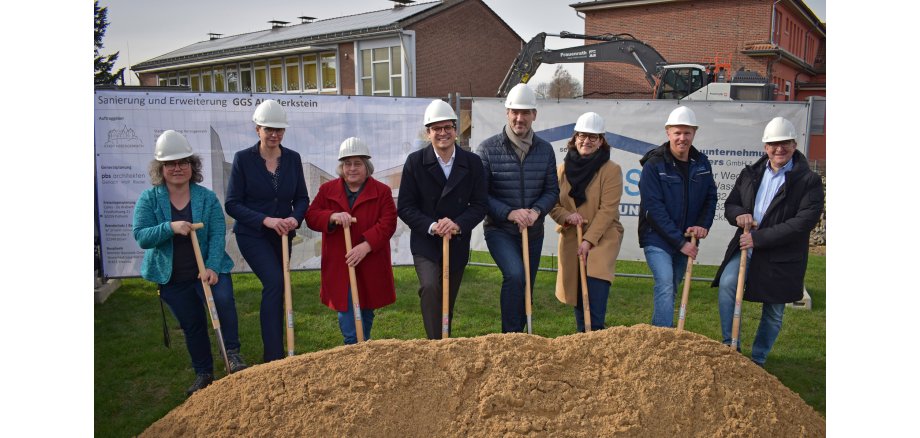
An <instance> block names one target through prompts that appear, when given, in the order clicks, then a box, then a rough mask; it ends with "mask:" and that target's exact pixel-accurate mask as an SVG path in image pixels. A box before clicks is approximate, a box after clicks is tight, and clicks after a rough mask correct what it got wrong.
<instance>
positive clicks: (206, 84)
mask: <svg viewBox="0 0 920 438" xmlns="http://www.w3.org/2000/svg"><path fill="white" fill-rule="evenodd" d="M211 85H212V84H211V68H210V67H209V68H207V69H202V70H201V91H204V92H205V93H210V92H211V91H213V90H214V87H212V86H211Z"/></svg>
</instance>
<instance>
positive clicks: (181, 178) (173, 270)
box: [133, 130, 246, 395]
mask: <svg viewBox="0 0 920 438" xmlns="http://www.w3.org/2000/svg"><path fill="white" fill-rule="evenodd" d="M202 179H203V178H202V175H201V159H199V158H198V156H197V155H194V154H193V153H192V146H191V145H189V142H188V140H186V139H185V137H183V136H182V134H179V133H178V132H176V131H172V130H169V131H166V132H164V133H163V134H162V135H160V137H159V139H157V143H156V150H155V159H154V160H153V161H151V162H150V181H151V183H152V184H153V187H151V188H149V189H147V190H145V191H144V192H143V193H141V196H140V198H139V199H138V200H137V205H135V207H134V226H133V229H134V239H135V240H137V244H138V245H139V246H140V247H141V248H143V249H144V250H145V251H144V262H143V264H142V265H141V276H142V277H144V278H145V279H147V280H149V281H152V282H154V283H157V284H158V285H159V287H160V297H161V298H162V299H163V301H165V302H166V304H167V305H168V306H169V308H170V310H172V312H173V314H174V315H175V316H176V319H178V320H179V325H180V326H181V327H182V331H183V333H184V334H185V345H186V347H187V348H188V352H189V355H190V356H191V358H192V368H193V369H194V370H195V374H196V378H195V382H194V383H193V384H192V386H191V387H190V388H188V390H187V391H186V393H187V394H188V395H191V394H192V393H193V392H195V391H197V390H199V389H201V388H204V387H206V386H208V385H210V384H211V382H212V381H213V380H214V359H213V357H212V356H211V343H210V341H209V339H208V319H207V316H206V315H205V311H204V308H205V307H206V304H205V298H204V290H203V289H202V285H201V280H204V281H207V282H208V284H209V285H211V292H212V293H213V295H214V303H215V305H216V307H217V315H218V318H220V323H221V329H222V334H223V338H224V345H225V346H226V347H227V357H228V360H229V362H230V364H229V365H230V371H231V372H236V371H239V370H242V369H244V368H246V363H245V362H244V361H243V358H242V356H240V340H239V335H238V328H237V315H236V302H235V301H234V299H233V281H232V280H231V278H230V269H231V268H232V267H233V261H232V260H230V256H228V255H227V253H226V251H224V238H225V234H226V224H225V222H224V211H223V209H221V207H220V201H218V200H217V196H216V195H214V192H212V191H210V190H208V189H206V188H204V187H202V186H200V185H198V183H200V182H201V181H202ZM197 222H201V223H203V224H204V228H202V229H199V230H197V231H195V233H197V236H198V241H199V242H200V246H201V256H202V258H203V259H204V265H205V268H206V270H205V273H206V277H205V278H201V275H200V274H199V272H198V263H197V261H196V260H195V252H194V249H193V248H192V240H191V238H190V237H189V235H190V234H191V233H192V223H197Z"/></svg>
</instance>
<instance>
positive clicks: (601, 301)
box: [575, 277, 610, 332]
mask: <svg viewBox="0 0 920 438" xmlns="http://www.w3.org/2000/svg"><path fill="white" fill-rule="evenodd" d="M581 293H582V292H581V281H579V282H578V304H576V305H575V328H576V329H577V330H578V331H579V332H584V331H585V310H584V309H585V308H584V307H583V303H582V302H581V301H582V299H581ZM609 296H610V282H609V281H604V280H601V279H599V278H594V277H588V307H589V308H590V309H589V310H588V312H590V313H591V330H603V329H604V327H605V325H604V320H605V319H606V318H607V298H608V297H609Z"/></svg>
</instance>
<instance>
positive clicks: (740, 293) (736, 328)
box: [731, 225, 751, 350]
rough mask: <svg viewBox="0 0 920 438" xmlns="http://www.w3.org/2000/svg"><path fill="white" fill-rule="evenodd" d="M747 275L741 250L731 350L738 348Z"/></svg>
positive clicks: (743, 250) (747, 230)
mask: <svg viewBox="0 0 920 438" xmlns="http://www.w3.org/2000/svg"><path fill="white" fill-rule="evenodd" d="M750 231H751V227H750V225H745V226H744V233H745V234H746V233H749V232H750ZM746 274H747V250H746V249H742V250H741V264H740V265H739V266H738V286H737V287H736V288H735V311H734V314H733V315H732V343H731V347H732V349H733V350H734V349H737V348H738V342H739V341H738V336H739V335H740V333H739V332H740V331H741V302H742V301H743V300H744V282H745V277H746Z"/></svg>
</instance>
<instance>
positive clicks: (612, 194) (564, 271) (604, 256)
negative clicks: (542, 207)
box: [549, 161, 623, 306]
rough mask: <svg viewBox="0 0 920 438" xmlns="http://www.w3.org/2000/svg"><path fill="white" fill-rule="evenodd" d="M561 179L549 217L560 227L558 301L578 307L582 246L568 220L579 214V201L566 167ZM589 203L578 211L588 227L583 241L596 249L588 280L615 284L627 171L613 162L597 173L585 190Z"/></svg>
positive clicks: (561, 167)
mask: <svg viewBox="0 0 920 438" xmlns="http://www.w3.org/2000/svg"><path fill="white" fill-rule="evenodd" d="M557 172H558V175H559V200H558V201H556V206H555V207H553V209H552V210H550V212H549V215H550V217H552V218H553V220H554V221H556V223H557V224H559V225H558V226H557V227H556V232H557V233H559V272H558V273H557V274H556V298H558V299H559V301H561V302H563V303H566V304H569V305H572V306H575V305H577V304H578V301H577V299H578V283H579V281H580V280H579V267H578V245H579V243H580V242H577V241H576V240H577V239H578V237H577V228H576V227H575V226H572V225H568V224H566V222H565V219H566V218H567V217H568V216H569V215H570V214H572V213H574V212H575V211H576V209H575V200H574V199H572V197H571V196H569V190H571V189H572V185H571V184H570V183H569V181H568V180H567V179H566V177H565V163H563V164H560V165H559V168H558V169H557ZM585 195H586V197H587V201H585V203H584V204H581V206H579V207H578V209H577V211H578V213H579V214H581V216H582V217H583V218H585V220H587V221H588V224H587V225H584V226H583V227H582V228H583V232H584V235H583V239H584V240H587V241H588V242H591V244H592V245H594V247H593V248H592V249H591V252H589V253H588V277H593V278H597V279H600V280H604V281H609V282H613V276H614V274H615V273H616V263H617V256H618V255H619V254H620V244H621V243H622V242H623V225H622V224H620V197H621V196H622V195H623V171H622V170H621V169H620V166H619V165H618V164H616V163H614V162H613V161H608V162H607V163H605V164H604V165H603V166H601V168H600V169H599V170H598V171H597V174H596V175H594V178H592V179H591V182H589V183H588V187H587V189H586V190H585Z"/></svg>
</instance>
